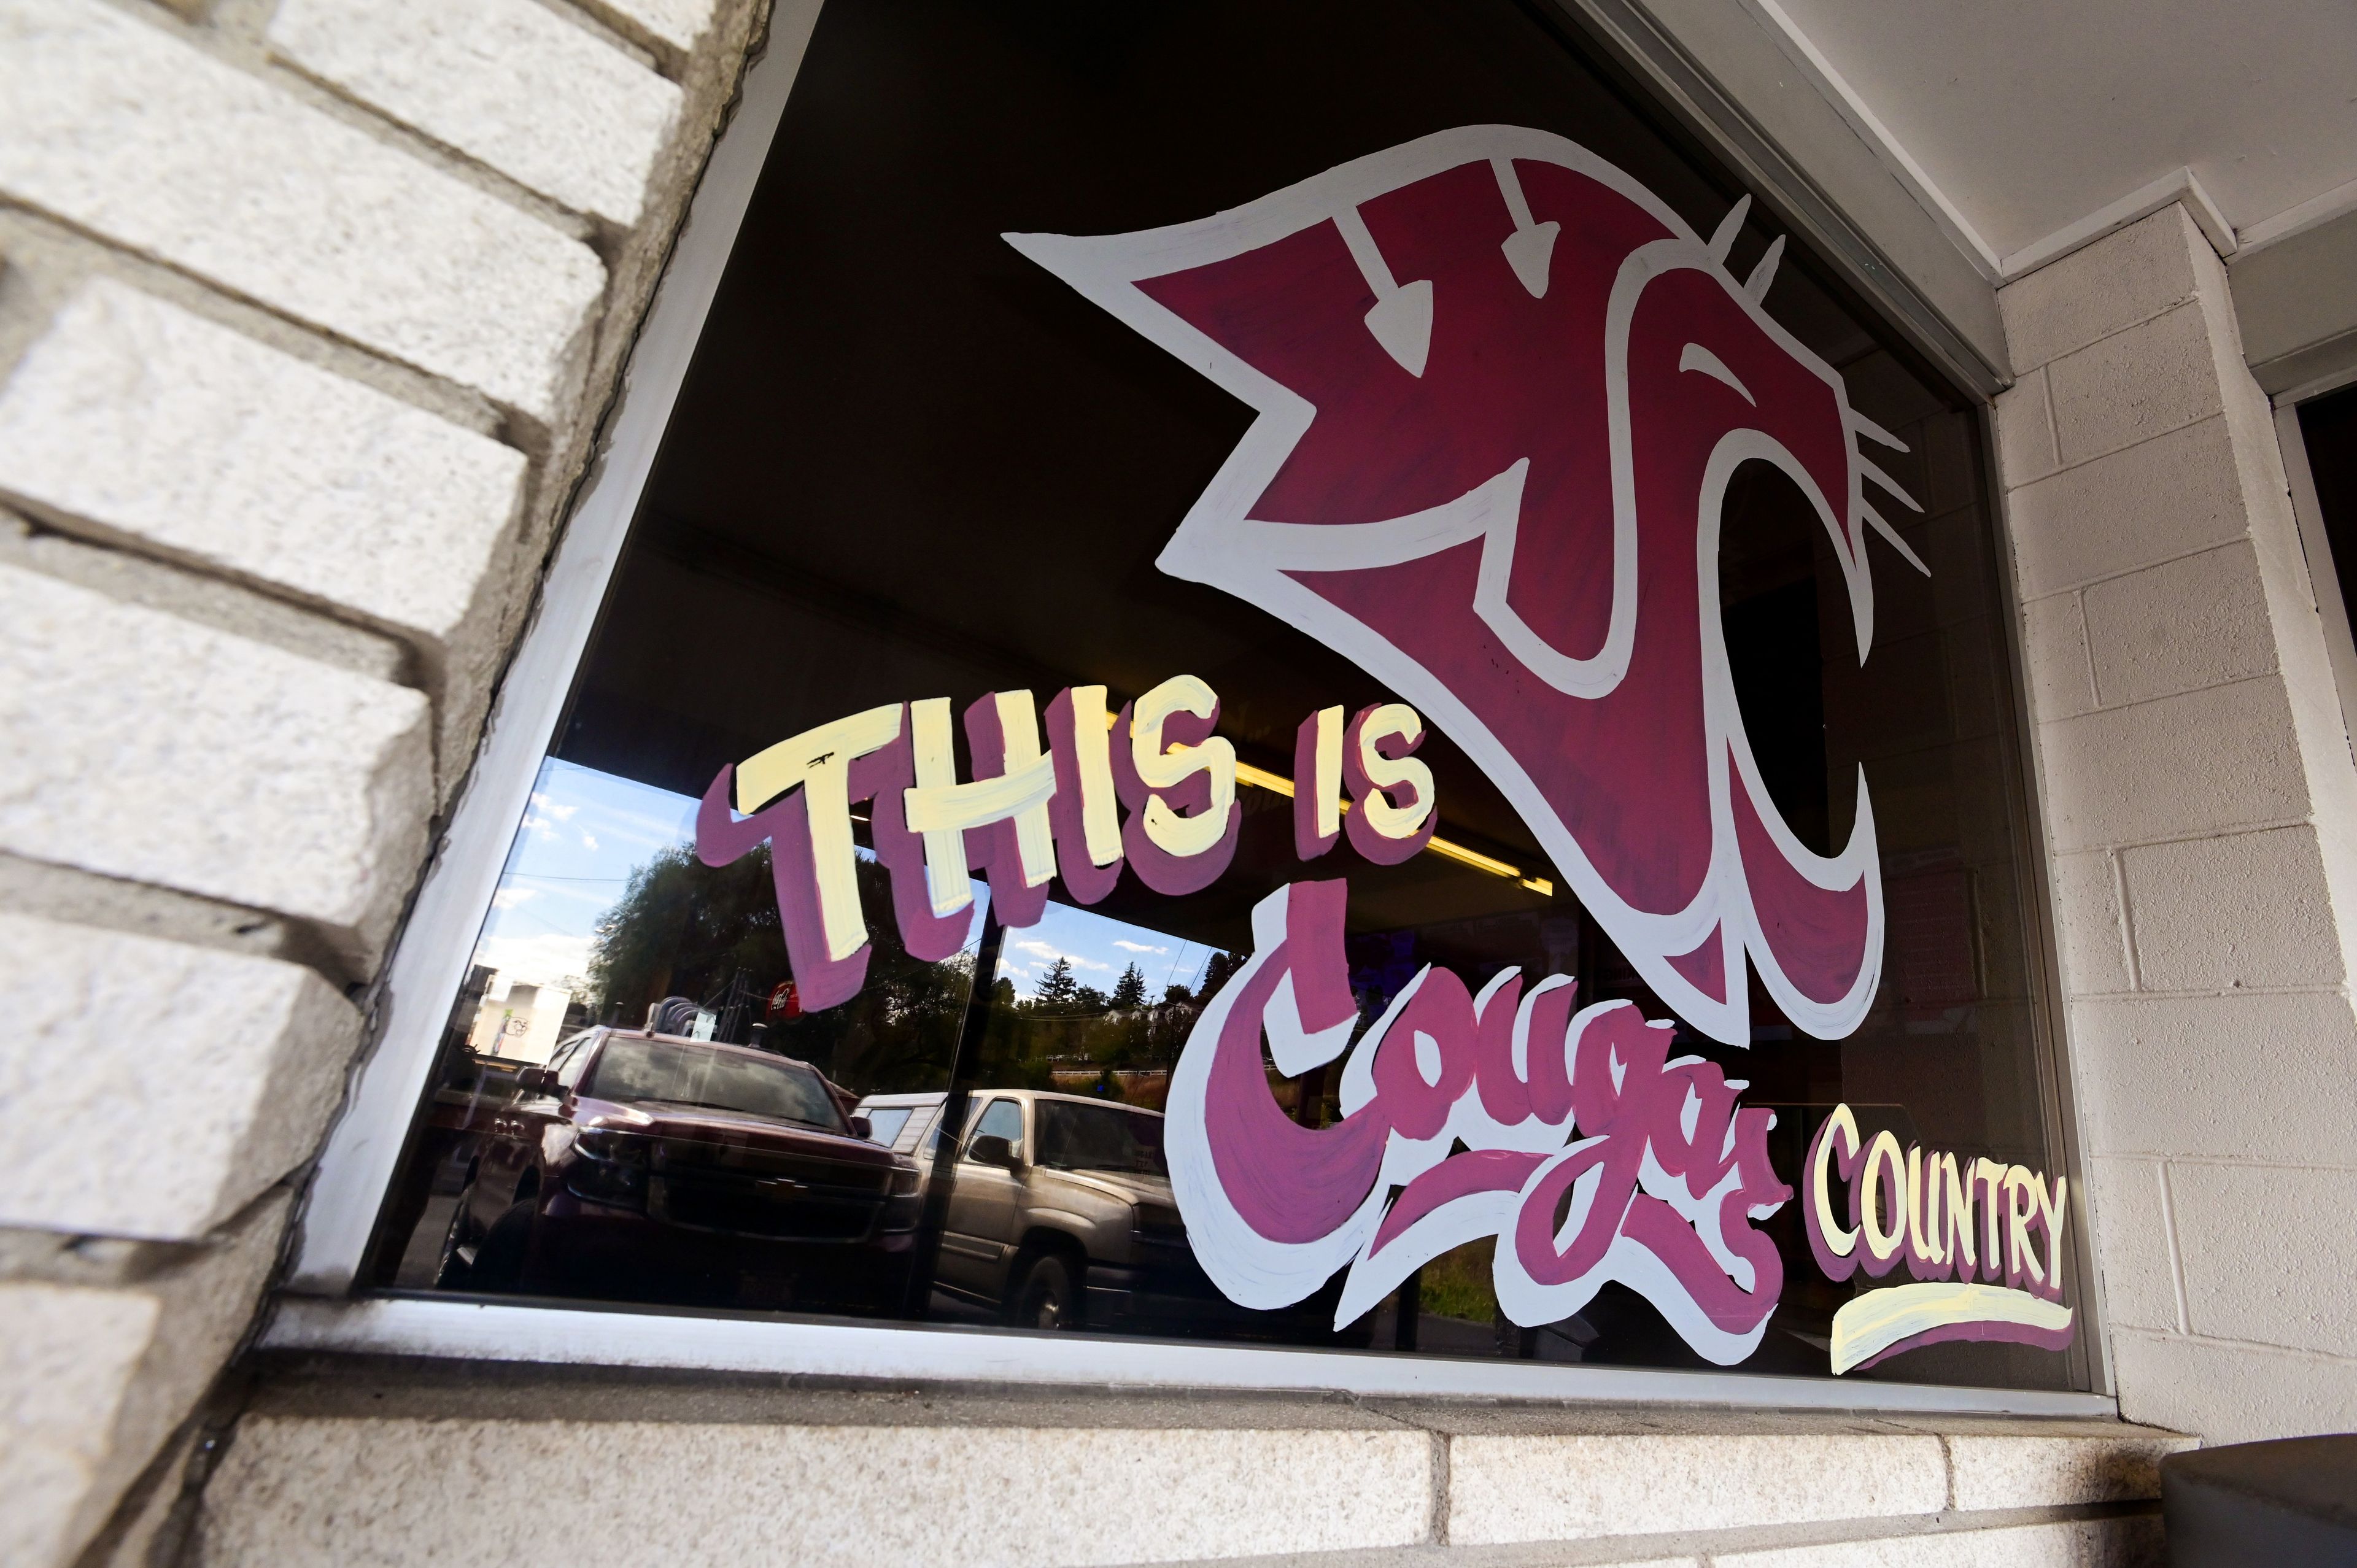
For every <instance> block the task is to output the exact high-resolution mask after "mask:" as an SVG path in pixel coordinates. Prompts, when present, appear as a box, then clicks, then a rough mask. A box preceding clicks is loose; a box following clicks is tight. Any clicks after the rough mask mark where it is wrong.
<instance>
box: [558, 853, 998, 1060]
mask: <svg viewBox="0 0 2357 1568" xmlns="http://www.w3.org/2000/svg"><path fill="white" fill-rule="evenodd" d="M857 875H858V879H859V895H860V901H861V902H862V903H863V904H864V905H865V906H866V908H868V909H869V910H871V911H878V910H887V909H888V908H890V905H891V889H890V886H888V882H887V880H886V876H885V872H884V868H883V867H882V866H881V865H877V864H876V863H875V862H874V861H872V860H869V859H867V858H866V857H865V856H863V857H861V859H860V861H859V864H858V870H857ZM868 941H869V944H870V946H869V951H868V959H867V977H866V984H865V985H864V986H862V987H861V989H860V992H859V994H858V995H856V996H855V997H853V998H852V999H851V1000H850V1001H848V1002H845V1003H844V1004H842V1005H840V1006H836V1007H829V1008H827V1009H825V1010H823V1011H822V1012H816V1013H805V1014H803V1015H801V1016H800V1017H796V1018H779V1019H773V1020H770V1037H769V1044H770V1046H771V1047H774V1048H776V1049H779V1050H781V1051H783V1052H785V1053H786V1054H787V1055H788V1056H791V1057H797V1058H801V1059H802V1060H804V1061H807V1062H809V1063H811V1064H812V1065H813V1066H814V1067H816V1068H818V1069H820V1070H821V1071H823V1072H824V1073H825V1074H827V1076H829V1077H830V1078H833V1079H835V1081H837V1082H838V1083H841V1084H843V1085H844V1086H845V1087H846V1088H849V1089H854V1090H859V1091H860V1092H862V1093H870V1092H878V1093H880V1092H888V1091H892V1090H921V1089H938V1088H940V1087H941V1085H942V1082H944V1081H945V1080H946V1079H947V1076H948V1073H949V1064H950V1057H951V1053H952V1050H953V1049H954V1048H955V1047H956V1044H957V1036H958V1030H959V1028H960V1026H961V1025H962V1023H963V1019H964V1015H965V1002H966V993H967V990H968V988H969V986H970V985H971V983H972V981H973V976H974V959H973V957H972V955H971V954H965V953H961V954H958V955H957V956H955V957H953V958H951V959H949V960H947V961H943V962H941V963H925V962H922V961H919V960H918V959H915V958H913V957H911V956H910V955H909V950H908V949H907V948H905V947H903V946H901V944H900V937H899V929H898V928H897V927H896V926H895V924H894V922H893V921H892V919H891V918H889V916H886V917H885V918H880V919H876V920H872V921H871V922H870V924H869V926H868ZM739 971H742V972H743V974H744V977H745V981H746V983H747V984H748V986H749V987H750V989H751V992H752V994H753V995H754V996H755V997H757V998H767V997H768V996H770V994H771V993H773V992H774V991H775V990H776V988H777V986H778V985H779V983H780V982H782V981H786V980H790V979H791V978H792V977H793V969H792V966H791V963H789V962H788V961H787V958H786V949H785V940H784V937H783V935H782V932H781V930H780V924H779V919H778V903H777V892H776V886H775V884H774V883H773V881H772V880H771V877H770V850H769V846H768V845H766V844H763V845H761V846H759V847H758V848H756V849H755V850H753V851H752V853H750V854H747V855H745V856H744V857H743V858H742V859H739V860H737V861H734V862H731V863H730V864H729V865H724V866H718V867H714V866H708V865H704V864H703V863H702V862H701V861H699V860H697V859H696V858H695V854H694V851H693V850H692V849H690V848H689V847H687V846H685V845H680V846H676V847H674V848H672V849H667V850H664V851H662V852H661V853H660V854H656V855H655V856H654V858H653V859H651V860H650V861H648V862H647V863H646V864H645V865H641V866H640V867H639V868H638V869H637V870H636V871H634V872H633V873H631V875H630V884H629V886H627V887H626V888H625V889H624V890H623V893H622V897H620V898H619V900H617V901H616V902H615V904H614V907H613V908H611V909H609V910H608V911H607V913H606V917H605V918H604V919H602V920H600V921H599V922H598V925H597V933H596V937H595V942H594V946H593V949H592V953H591V958H590V964H589V982H590V991H591V993H592V995H593V996H594V997H595V998H596V1007H597V1015H598V1016H599V1017H600V1018H602V1019H604V1020H606V1021H608V1022H609V1023H614V1024H619V1025H621V1026H624V1027H630V1026H636V1025H638V1024H640V1023H642V1022H643V1021H644V1020H645V1018H646V1015H647V1008H648V1006H649V1005H650V1004H652V1003H654V1002H656V1001H659V1000H660V999H662V997H664V996H669V995H680V996H688V997H693V998H695V999H697V1000H709V999H711V998H714V997H716V996H717V995H718V994H719V993H721V991H722V989H723V988H724V987H726V986H727V985H728V983H730V981H731V980H732V979H733V978H734V977H735V976H736V975H737V972H739ZM751 1011H752V1012H754V1013H755V1014H756V1015H757V1014H758V1011H759V1006H758V1004H756V1008H755V1009H753V1010H751ZM756 1015H748V1016H740V1017H738V1018H737V1019H735V1020H734V1022H733V1026H732V1027H731V1029H730V1034H731V1036H732V1037H734V1038H735V1039H737V1040H738V1041H742V1040H744V1039H745V1038H746V1037H747V1036H748V1033H749V1030H750V1026H751V1025H752V1024H753V1023H755V1022H756V1021H758V1018H757V1016H756Z"/></svg>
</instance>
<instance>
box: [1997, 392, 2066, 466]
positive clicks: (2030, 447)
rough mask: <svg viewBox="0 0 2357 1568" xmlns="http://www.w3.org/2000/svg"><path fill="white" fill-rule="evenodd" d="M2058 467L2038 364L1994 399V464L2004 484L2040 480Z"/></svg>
mask: <svg viewBox="0 0 2357 1568" xmlns="http://www.w3.org/2000/svg"><path fill="white" fill-rule="evenodd" d="M2061 466H2062V459H2061V456H2060V455H2059V454H2058V453H2057V452H2056V451H2055V449H2054V413H2053V408H2052V404H2051V402H2050V398H2049V396H2048V393H2047V390H2046V371H2045V370H2044V369H2043V368H2042V367H2041V368H2040V369H2038V370H2035V371H2029V373H2028V374H2026V375H2024V376H2023V377H2022V378H2021V379H2020V380H2019V381H2016V382H2014V383H2013V385H2012V386H2011V387H2009V388H2007V390H2006V391H2004V392H1999V393H1998V394H1997V398H1996V467H1997V472H1998V474H2000V475H2001V476H2003V478H2004V482H2005V486H2006V488H2007V489H2012V488H2013V487H2015V486H2016V485H2026V484H2029V482H2030V481H2032V480H2033V479H2042V478H2045V477H2046V476H2047V475H2049V474H2050V473H2052V472H2053V471H2054V470H2055V469H2057V468H2059V467H2061Z"/></svg>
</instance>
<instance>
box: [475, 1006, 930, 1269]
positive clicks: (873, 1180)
mask: <svg viewBox="0 0 2357 1568" xmlns="http://www.w3.org/2000/svg"><path fill="white" fill-rule="evenodd" d="M518 1087H519V1088H520V1089H521V1090H522V1094H521V1095H520V1096H519V1097H518V1098H517V1099H516V1100H515V1101H513V1102H512V1103H511V1104H510V1105H509V1106H507V1107H506V1108H505V1109H503V1110H502V1111H500V1112H499V1113H498V1114H497V1115H495V1116H493V1117H492V1118H491V1121H490V1125H489V1127H488V1128H487V1129H486V1130H485V1133H484V1137H483V1141H482V1143H481V1144H480V1145H479V1148H478V1149H477V1151H476V1154H475V1156H474V1159H473V1162H472V1164H471V1166H470V1168H469V1170H468V1178H467V1185H466V1188H465V1190H464V1191H463V1192H461V1193H460V1194H459V1196H458V1205H457V1210H456V1212H455V1213H454V1214H453V1215H452V1216H451V1219H450V1229H449V1232H448V1234H447V1236H446V1237H445V1239H444V1241H443V1246H442V1262H441V1268H440V1271H439V1273H438V1274H437V1276H436V1284H437V1285H438V1286H440V1287H441V1288H442V1289H445V1290H464V1291H480V1292H513V1293H521V1294H533V1295H541V1294H569V1295H594V1296H601V1297H607V1298H627V1299H634V1300H655V1301H662V1302H673V1303H694V1304H699V1305H737V1306H759V1307H783V1306H790V1305H791V1306H794V1307H798V1308H804V1309H812V1308H816V1309H838V1310H850V1311H880V1310H887V1309H888V1308H890V1307H891V1306H892V1305H895V1304H896V1303H897V1301H898V1299H899V1293H900V1291H901V1289H902V1287H903V1282H904V1281H905V1278H906V1273H905V1271H906V1268H907V1263H908V1259H909V1251H910V1244H911V1233H912V1232H913V1231H914V1230H915V1229H916V1225H917V1218H918V1214H919V1212H920V1208H921V1207H922V1199H921V1198H920V1196H919V1192H918V1176H917V1167H916V1165H915V1163H914V1162H913V1161H911V1160H909V1159H908V1158H906V1157H905V1156H902V1155H895V1154H893V1153H891V1152H890V1151H889V1150H888V1149H884V1148H880V1147H878V1146H877V1145H876V1144H871V1143H868V1142H867V1141H866V1139H865V1138H864V1137H862V1136H859V1135H857V1134H856V1133H855V1131H854V1126H853V1123H852V1122H850V1121H849V1120H848V1119H846V1118H845V1115H844V1113H843V1110H842V1107H841V1106H840V1105H839V1104H838V1103H837V1102H836V1101H835V1098H834V1095H833V1094H831V1093H829V1092H828V1088H827V1084H826V1082H825V1080H824V1079H822V1078H821V1077H820V1076H819V1075H818V1073H817V1072H815V1071H814V1070H813V1069H811V1068H810V1067H808V1066H807V1065H805V1064H804V1063H802V1062H798V1061H792V1060H789V1059H786V1058H780V1057H775V1056H770V1055H768V1054H766V1053H764V1052H761V1051H756V1050H749V1049H747V1048H746V1047H741V1046H728V1045H720V1044H716V1043H715V1042H712V1041H709V1040H690V1039H682V1038H679V1037H677V1036H668V1035H651V1034H646V1033H643V1032H624V1031H620V1030H612V1029H594V1030H591V1031H590V1032H589V1033H587V1034H586V1035H582V1036H576V1038H575V1039H573V1040H570V1041H568V1042H566V1043H565V1046H564V1047H563V1048H561V1049H560V1050H559V1051H558V1053H557V1054H556V1056H555V1057H554V1058H552V1059H551V1061H550V1062H549V1064H548V1066H547V1067H545V1068H537V1069H527V1070H526V1071H525V1072H524V1073H523V1074H522V1076H521V1078H520V1079H519V1080H518ZM863 1131H864V1130H863Z"/></svg>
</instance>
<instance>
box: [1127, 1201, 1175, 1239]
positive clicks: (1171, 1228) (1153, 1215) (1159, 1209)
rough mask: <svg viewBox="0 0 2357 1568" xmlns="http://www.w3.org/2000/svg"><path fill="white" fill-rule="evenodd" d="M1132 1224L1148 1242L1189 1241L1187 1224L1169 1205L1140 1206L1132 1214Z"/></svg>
mask: <svg viewBox="0 0 2357 1568" xmlns="http://www.w3.org/2000/svg"><path fill="white" fill-rule="evenodd" d="M1131 1223H1132V1224H1134V1225H1135V1227H1136V1228H1137V1233H1138V1234H1139V1235H1140V1236H1142V1237H1144V1238H1145V1239H1146V1240H1148V1241H1168V1242H1175V1243H1184V1242H1185V1241H1186V1240H1187V1222H1186V1221H1185V1220H1184V1219H1180V1218H1179V1211H1178V1210H1177V1209H1175V1208H1171V1207H1170V1206H1169V1205H1168V1204H1167V1203H1141V1204H1139V1205H1138V1206H1137V1208H1135V1210H1134V1211H1133V1213H1132V1219H1131Z"/></svg>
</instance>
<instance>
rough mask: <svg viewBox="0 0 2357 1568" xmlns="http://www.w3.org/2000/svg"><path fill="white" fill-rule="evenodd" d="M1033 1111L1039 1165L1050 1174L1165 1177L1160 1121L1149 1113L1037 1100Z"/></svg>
mask: <svg viewBox="0 0 2357 1568" xmlns="http://www.w3.org/2000/svg"><path fill="white" fill-rule="evenodd" d="M1037 1110H1038V1112H1039V1164H1041V1165H1046V1166H1048V1167H1049V1168H1050V1169H1052V1170H1060V1171H1124V1172H1127V1173H1128V1174H1130V1175H1133V1176H1168V1175H1169V1174H1170V1166H1169V1165H1168V1164H1167V1163H1166V1162H1165V1161H1164V1159H1163V1157H1162V1118H1161V1117H1159V1116H1157V1115H1156V1114H1155V1113H1154V1112H1151V1111H1131V1110H1128V1109H1126V1108H1125V1107H1122V1106H1118V1105H1083V1104H1081V1103H1079V1102H1077V1101H1070V1100H1042V1101H1039V1102H1038V1105H1037Z"/></svg>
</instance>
